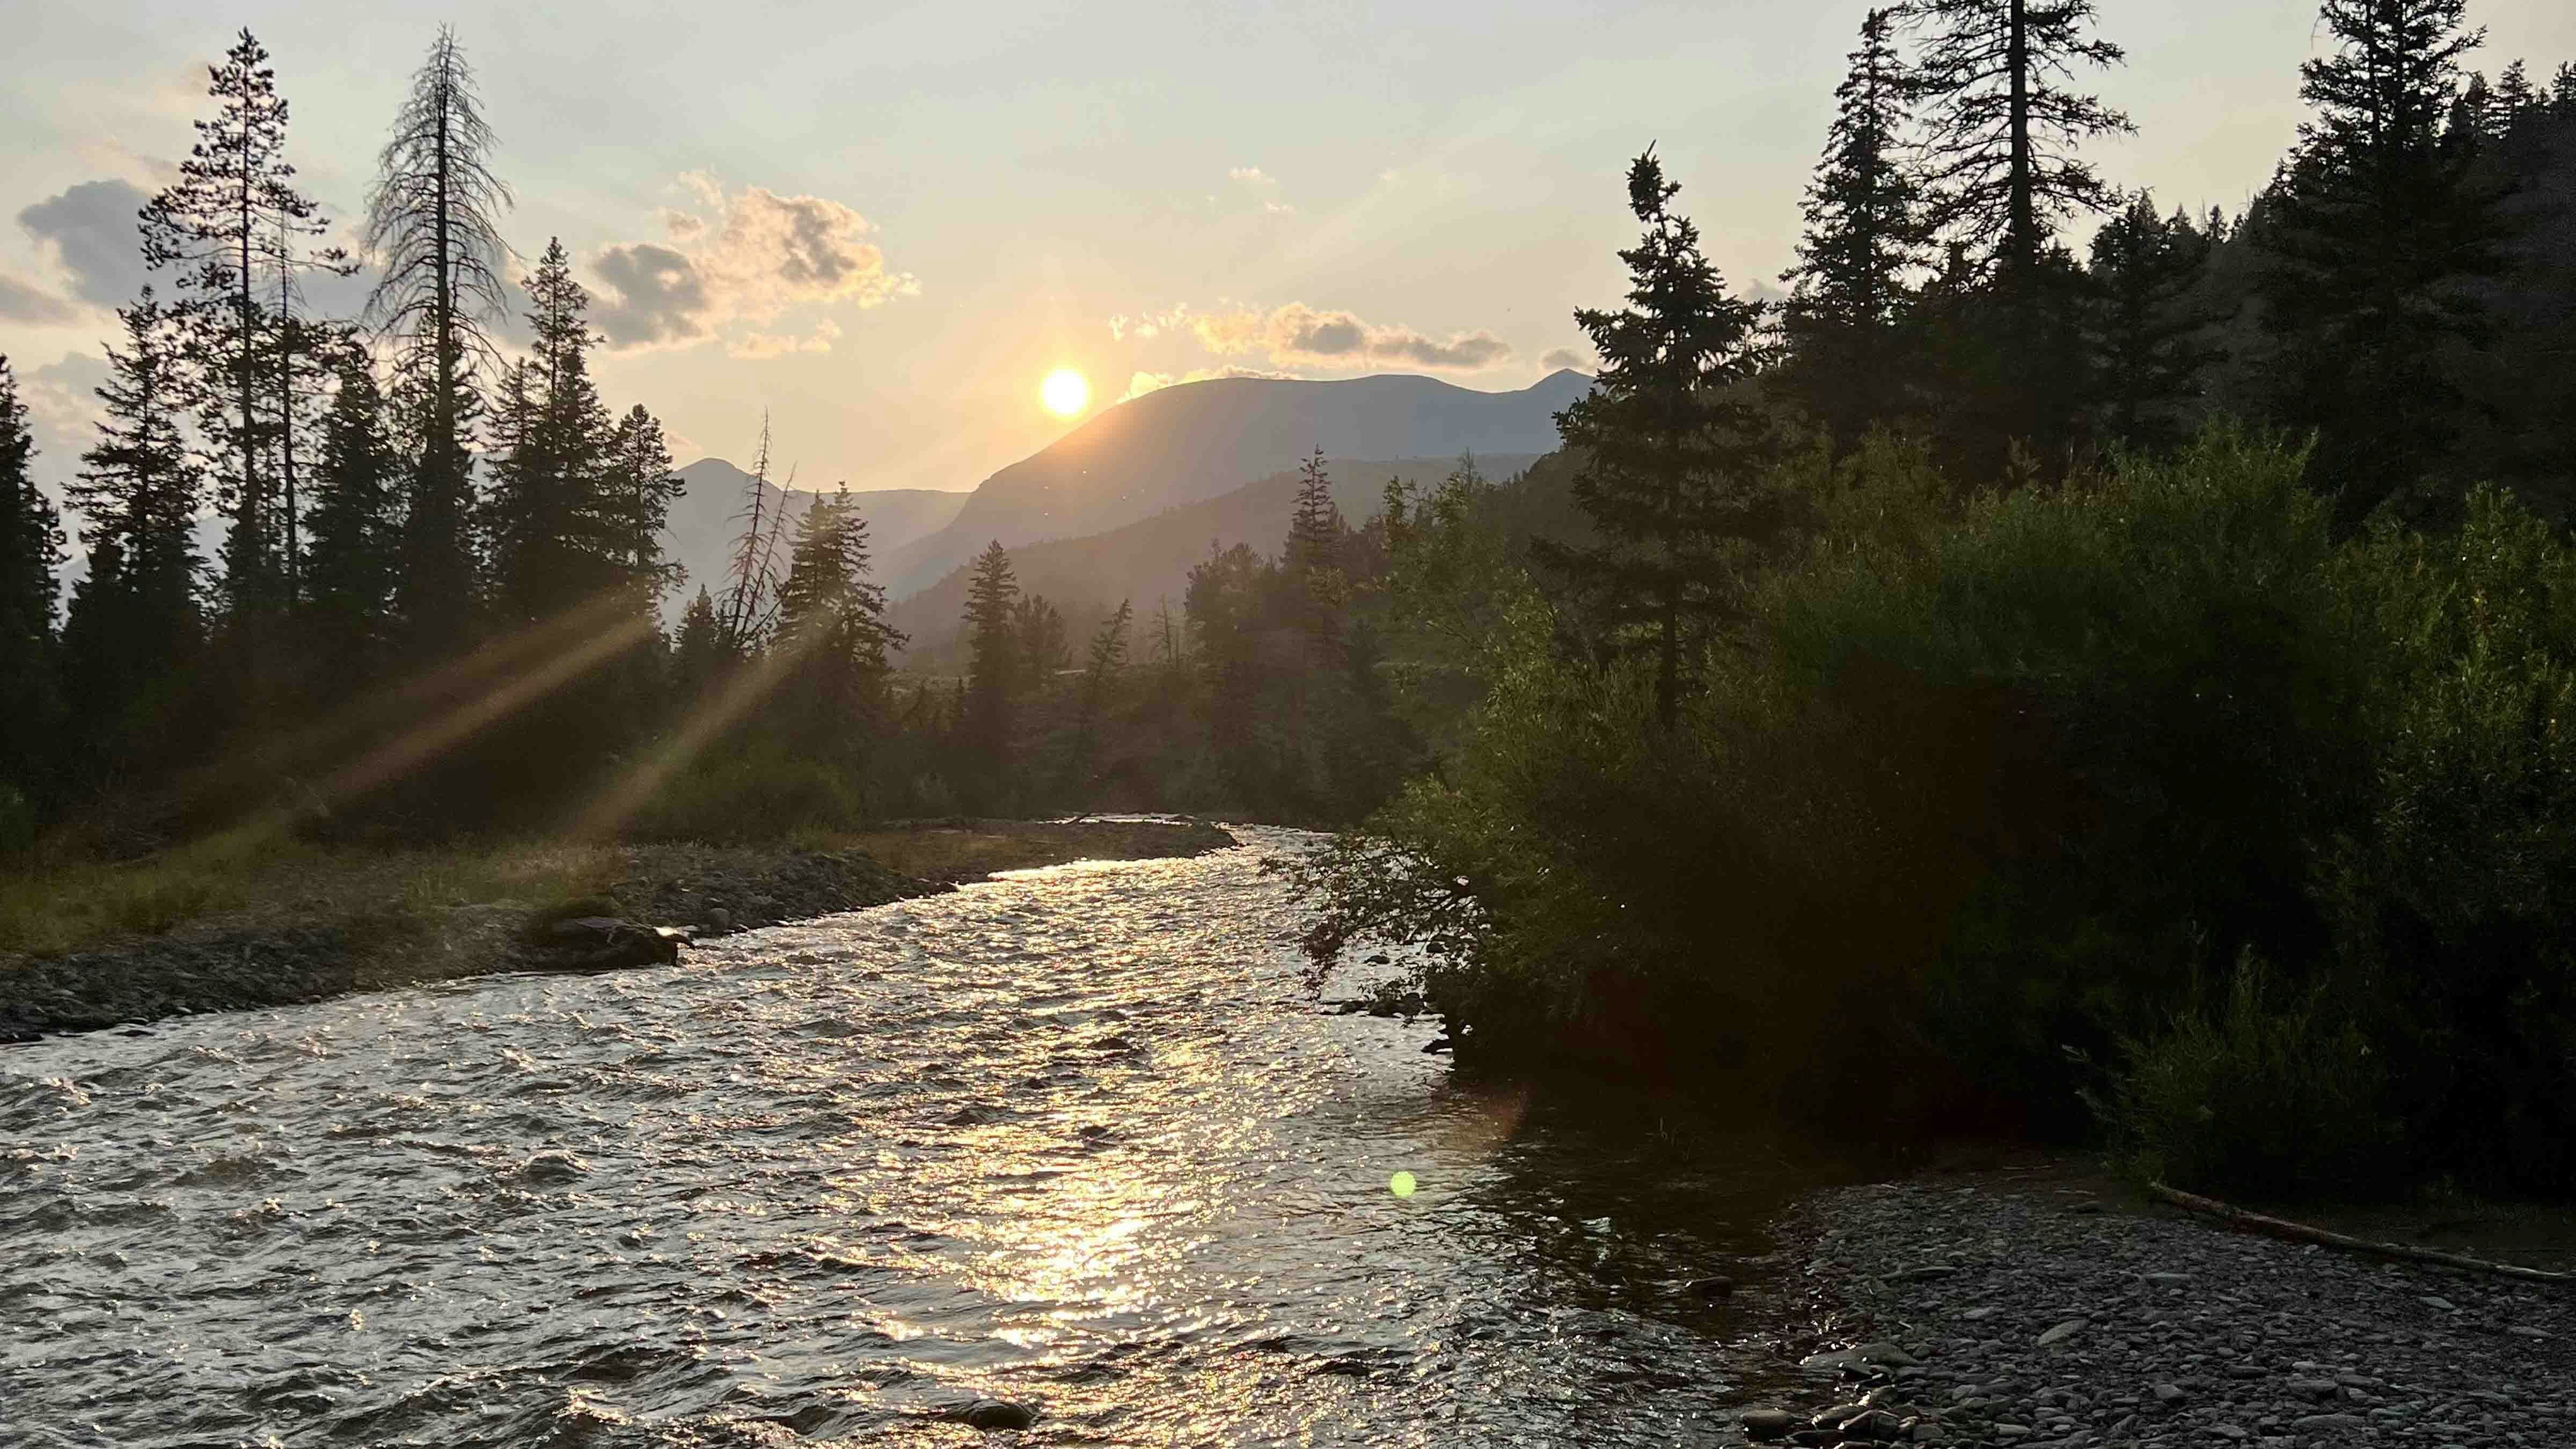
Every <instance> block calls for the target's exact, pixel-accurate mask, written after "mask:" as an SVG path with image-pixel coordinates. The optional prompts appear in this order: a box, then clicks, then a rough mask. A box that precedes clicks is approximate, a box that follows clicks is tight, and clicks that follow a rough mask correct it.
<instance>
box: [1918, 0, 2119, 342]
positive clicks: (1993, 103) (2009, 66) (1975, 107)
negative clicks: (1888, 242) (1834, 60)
mask: <svg viewBox="0 0 2576 1449" xmlns="http://www.w3.org/2000/svg"><path fill="white" fill-rule="evenodd" d="M1907 13H1908V16H1909V18H1910V20H1911V21H1912V23H1913V24H1914V26H1915V27H1916V28H1918V29H1920V30H1921V31H1922V33H1923V39H1922V45H1921V51H1920V54H1919V56H1918V58H1917V60H1916V62H1915V67H1914V73H1913V76H1912V78H1911V80H1910V81H1909V83H1908V84H1909V88H1910V89H1911V91H1912V92H1913V95H1914V96H1915V98H1916V99H1917V100H1920V101H1925V102H1928V105H1926V106H1925V107H1924V109H1923V111H1922V121H1923V129H1924V140H1923V144H1922V152H1923V162H1924V178H1923V179H1924V184H1925V187H1926V189H1927V191H1928V192H1929V195H1930V201H1931V213H1930V217H1931V221H1932V223H1933V224H1934V225H1935V226H1936V227H1937V228H1938V229H1940V230H1941V231H1943V232H1946V233H1948V234H1950V235H1952V236H1954V237H1956V238H1958V239H1959V240H1962V241H1964V242H1966V243H1967V244H1968V247H1969V250H1970V251H1971V252H1972V253H1975V254H1977V255H1978V256H1980V257H1982V258H1985V259H1987V260H1989V261H1990V262H1991V264H1992V265H1993V266H1994V267H1995V268H1996V270H1997V271H1998V273H1999V276H1998V278H1997V280H1998V282H1999V284H2000V285H2002V286H2003V287H2004V288H2005V289H2006V291H2007V292H2009V291H2012V290H2013V289H2015V288H2017V287H2019V286H2022V285H2026V283H2025V281H2024V274H2027V273H2029V272H2031V271H2032V270H2034V269H2036V268H2037V267H2038V265H2039V263H2040V261H2041V259H2042V257H2043V256H2044V255H2045V253H2046V252H2047V249H2048V243H2049V239H2050V236H2051V234H2052V232H2053V231H2054V229H2055V224H2056V223H2057V222H2059V221H2061V220H2063V219H2065V218H2067V217H2069V216H2073V215H2076V214H2079V213H2083V212H2101V211H2108V210H2110V209H2111V208H2112V207H2113V206H2114V205H2116V204H2117V202H2118V198H2117V196H2116V195H2115V194H2114V193H2113V192H2112V191H2111V190H2110V188H2109V187H2107V186H2105V185H2103V183H2102V180H2101V178H2100V177H2098V176H2096V175H2095V174H2094V172H2093V168H2092V167H2091V166H2090V165H2088V164H2086V163H2085V162H2084V161H2083V160H2082V159H2081V158H2080V157H2078V156H2077V155H2076V154H2075V150H2076V147H2077V146H2079V145H2081V144H2082V143H2083V142H2085V141H2086V140H2089V139H2091V138H2093V137H2095V136H2102V135H2113V134H2120V133H2125V132H2127V131H2129V130H2132V129H2134V128H2133V127H2131V126H2130V124H2129V119H2128V117H2126V116H2124V115H2122V114H2120V112H2118V111H2116V110H2113V109H2111V108H2110V107H2108V106H2105V105H2103V104H2102V103H2101V102H2100V101H2099V100H2097V99H2095V98H2094V97H2092V96H2088V95H2082V94H2079V93H2077V92H2075V91H2073V90H2071V89H2069V88H2068V87H2067V86H2066V84H2065V81H2066V79H2067V78H2068V77H2070V76H2071V75H2072V74H2073V72H2074V70H2075V68H2076V67H2078V66H2090V67H2095V68H2101V67H2107V66H2112V65H2116V64H2118V63H2119V62H2120V60H2121V59H2122V52H2121V50H2120V48H2119V47H2118V46H2116V45H2113V44H2110V43H2109V42H2107V41H2103V40H2098V39H2094V38H2091V37H2090V36H2089V35H2088V34H2087V33H2086V32H2087V31H2088V30H2089V29H2090V28H2091V26H2092V22H2093V4H2092V0H1917V3H1916V4H1915V5H1914V6H1912V7H1911V9H1910V10H1909V11H1908V12H1907Z"/></svg>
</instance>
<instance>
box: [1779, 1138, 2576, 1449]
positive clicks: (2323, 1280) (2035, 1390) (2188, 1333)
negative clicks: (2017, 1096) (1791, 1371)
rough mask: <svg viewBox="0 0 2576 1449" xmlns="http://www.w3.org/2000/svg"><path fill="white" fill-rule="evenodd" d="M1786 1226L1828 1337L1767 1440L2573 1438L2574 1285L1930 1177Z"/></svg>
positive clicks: (2135, 1443) (2140, 1444) (2276, 1446)
mask: <svg viewBox="0 0 2576 1449" xmlns="http://www.w3.org/2000/svg"><path fill="white" fill-rule="evenodd" d="M1782 1235H1783V1239H1784V1243H1783V1246H1784V1247H1786V1248H1788V1249H1789V1250H1790V1252H1789V1254H1788V1255H1787V1256H1788V1261H1789V1262H1791V1263H1792V1264H1797V1263H1803V1264H1805V1265H1806V1278H1807V1282H1808V1286H1809V1289H1810V1291H1811V1292H1812V1293H1813V1295H1814V1297H1815V1299H1816V1300H1817V1303H1818V1305H1819V1314H1820V1318H1819V1327H1820V1328H1821V1329H1822V1330H1823V1331H1824V1341H1823V1342H1821V1343H1819V1344H1817V1345H1816V1349H1817V1350H1818V1351H1817V1352H1814V1353H1812V1354H1810V1355H1808V1356H1807V1358H1806V1359H1805V1363H1806V1364H1807V1366H1808V1367H1809V1368H1810V1369H1811V1374H1810V1376H1809V1379H1808V1387H1807V1388H1806V1389H1805V1390H1804V1391H1803V1393H1801V1392H1800V1391H1798V1390H1796V1389H1795V1388H1794V1387H1793V1388H1792V1389H1791V1390H1790V1392H1792V1393H1796V1394H1799V1396H1800V1397H1802V1398H1803V1399H1804V1400H1805V1402H1806V1404H1807V1407H1806V1408H1804V1409H1803V1410H1794V1411H1791V1410H1783V1411H1773V1412H1778V1414H1779V1417H1778V1418H1776V1419H1774V1418H1770V1417H1759V1416H1763V1415H1765V1414H1766V1411H1762V1410H1754V1411H1748V1413H1747V1415H1746V1417H1745V1418H1744V1421H1743V1422H1744V1428H1745V1432H1746V1433H1747V1434H1748V1435H1751V1436H1752V1437H1755V1438H1763V1439H1782V1438H1786V1439H1792V1440H1794V1441H1795V1442H1799V1443H1814V1444H1817V1445H1820V1446H1824V1449H1832V1446H1834V1445H1836V1444H1838V1443H1850V1444H1862V1443H1871V1444H1885V1443H1890V1442H1902V1441H1905V1440H1909V1439H1910V1440H1912V1441H1913V1442H1917V1443H1946V1444H1959V1445H1979V1444H1983V1445H1989V1446H1991V1445H1997V1444H2002V1443H2010V1444H2012V1445H2013V1446H2014V1449H2039V1446H2043V1445H2045V1446H2053V1449H2194V1446H2208V1445H2214V1444H2243V1445H2247V1446H2248V1449H2252V1446H2255V1445H2261V1446H2265V1449H2345V1446H2353V1445H2392V1446H2393V1445H2409V1446H2412V1445H2424V1446H2428V1449H2438V1446H2441V1445H2461V1446H2489V1445H2492V1446H2500V1449H2513V1446H2529V1449H2542V1446H2558V1445H2576V1374H2571V1373H2570V1372H2569V1371H2568V1368H2567V1364H2566V1362H2565V1359H2564V1353H2565V1350H2564V1348H2563V1347H2561V1346H2560V1345H2559V1344H2558V1343H2557V1342H2556V1340H2558V1339H2564V1338H2566V1337H2568V1336H2569V1335H2570V1333H2571V1331H2576V1295H2569V1294H2566V1293H2564V1292H2563V1291H2559V1290H2556V1289H2554V1288H2552V1287H2550V1286H2548V1285H2542V1284H2533V1283H2523V1282H2517V1281H2515V1280H2511V1279H2503V1278H2486V1277H2480V1276H2471V1275H2466V1274H2461V1273H2458V1272H2455V1271H2452V1270H2448V1269H2443V1268H2438V1267H2434V1266H2431V1265H2416V1264H2395V1263H2382V1262H2377V1261H2374V1260H2371V1259H2366V1258H2360V1257H2356V1256H2352V1255H2347V1254H2343V1253H2339V1252H2333V1251H2328V1250H2322V1249H2310V1248H2307V1247H2304V1246H2301V1245H2293V1244H2287V1243H2282V1242H2277V1241H2274V1240H2272V1239H2268V1238H2260V1237H2253V1236H2248V1235H2243V1234H2238V1233H2233V1232H2229V1231H2227V1230H2225V1229H2224V1228H2222V1227H2218V1226H2215V1225H2211V1224H2207V1223H2203V1222H2200V1221H2198V1220H2192V1219H2183V1218H2176V1217H2162V1216H2159V1217H2135V1216H2128V1215H2124V1214H2121V1213H2116V1212H2112V1213H2101V1214H2083V1215H2078V1214H2074V1213H2071V1212H2069V1211H2068V1210H2067V1209H2066V1208H2065V1206H2064V1205H2063V1204H2062V1203H2060V1202H2055V1201H2050V1200H2048V1199H2047V1198H2045V1197H2043V1196H2042V1195H2040V1194H2037V1193H2032V1194H2028V1195H2016V1194H2013V1193H2011V1192H2010V1191H2009V1190H2000V1191H1998V1190H1989V1189H1985V1188H1972V1189H1965V1190H1963V1189H1961V1188H1958V1187H1955V1186H1953V1187H1950V1188H1946V1189H1940V1188H1932V1187H1927V1186H1925V1185H1922V1184H1919V1183H1898V1184H1892V1185H1877V1186H1870V1187H1859V1188H1850V1189H1844V1190H1841V1191H1837V1192H1831V1193H1825V1194H1821V1195H1819V1196H1817V1197H1815V1198H1811V1199H1809V1200H1808V1201H1807V1202H1806V1203H1805V1204H1803V1205H1802V1206H1801V1207H1800V1208H1798V1209H1797V1210H1796V1211H1794V1212H1793V1213H1792V1214H1791V1215H1790V1217H1789V1219H1788V1220H1787V1221H1786V1222H1785V1223H1784V1224H1783V1225H1782ZM1926 1267H1946V1268H1947V1269H1948V1270H1949V1271H1947V1272H1934V1273H1928V1274H1927V1273H1924V1272H1923V1271H1921V1270H1923V1269H1924V1268H1926ZM1791 1271H1792V1272H1793V1273H1794V1272H1795V1271H1796V1269H1795V1268H1794V1267H1793V1268H1792V1270H1791ZM2077 1306H2080V1307H2081V1308H2082V1309H2083V1312H2082V1313H2081V1314H2080V1315H2070V1314H2069V1313H2068V1312H2067V1309H2068V1308H2070V1307H2077ZM1838 1345H1850V1346H1849V1347H1840V1346H1838ZM1888 1350H1892V1351H1893V1352H1892V1354H1891V1353H1888V1352H1884V1351H1888ZM1935 1406H1937V1410H1938V1411H1937V1413H1936V1412H1935V1411H1934V1409H1935ZM1820 1411H1821V1415H1822V1417H1821V1418H1820ZM1837 1414H1839V1415H1840V1417H1836V1415H1837ZM1863 1431H1866V1432H1863Z"/></svg>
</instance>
